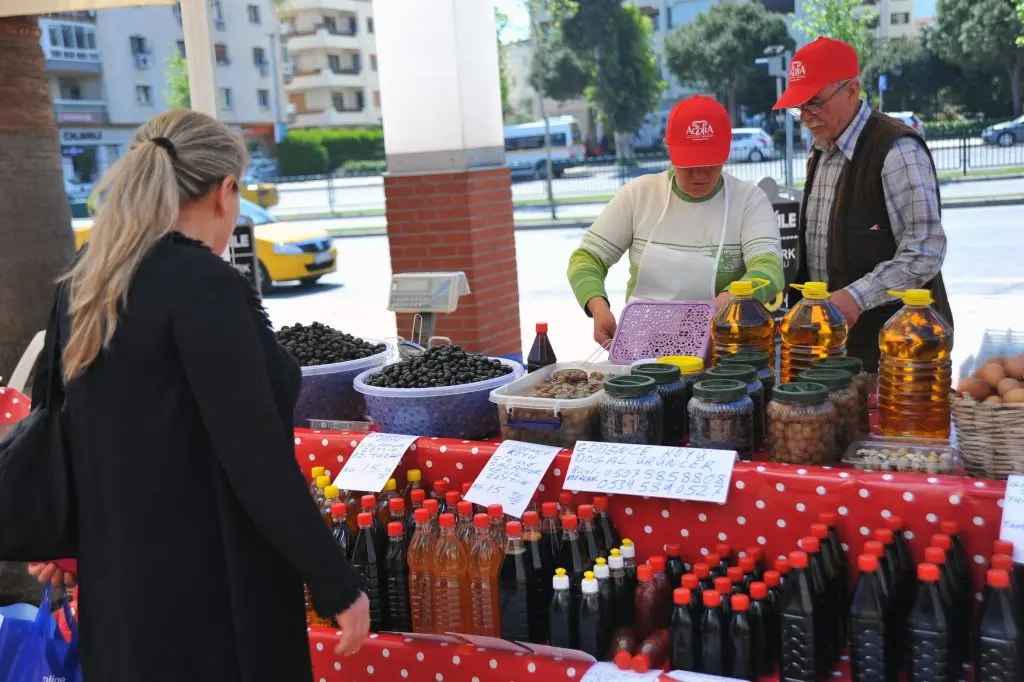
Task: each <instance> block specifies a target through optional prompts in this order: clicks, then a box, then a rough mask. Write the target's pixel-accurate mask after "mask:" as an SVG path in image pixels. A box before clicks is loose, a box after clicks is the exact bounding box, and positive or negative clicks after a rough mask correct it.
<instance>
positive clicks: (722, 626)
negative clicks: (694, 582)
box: [700, 590, 728, 675]
mask: <svg viewBox="0 0 1024 682" xmlns="http://www.w3.org/2000/svg"><path fill="white" fill-rule="evenodd" d="M721 607H722V595H721V594H719V593H718V592H716V591H714V590H707V591H705V592H704V615H703V616H701V621H700V656H701V659H700V660H701V670H700V672H702V673H705V674H707V675H725V674H726V669H725V658H724V656H725V647H724V646H723V644H724V642H725V639H726V637H727V636H728V623H727V622H725V621H724V619H723V618H722V608H721Z"/></svg>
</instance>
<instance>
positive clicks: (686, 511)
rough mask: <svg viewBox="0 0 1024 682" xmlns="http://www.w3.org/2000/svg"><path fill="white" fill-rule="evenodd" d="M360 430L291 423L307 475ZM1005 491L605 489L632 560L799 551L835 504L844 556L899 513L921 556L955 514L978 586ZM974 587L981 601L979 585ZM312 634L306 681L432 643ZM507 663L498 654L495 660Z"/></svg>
mask: <svg viewBox="0 0 1024 682" xmlns="http://www.w3.org/2000/svg"><path fill="white" fill-rule="evenodd" d="M362 437H363V434H350V433H345V432H326V431H324V432H317V431H309V430H304V429H297V430H296V432H295V455H296V459H297V460H298V462H299V464H300V466H301V468H302V469H303V471H304V472H305V475H306V477H307V478H308V477H309V476H310V470H311V468H312V467H314V466H323V467H325V468H326V469H327V470H329V471H331V473H332V476H333V475H336V474H337V473H338V472H339V471H340V470H341V467H343V466H344V464H345V461H346V459H347V458H348V457H349V456H350V455H351V454H352V451H353V450H354V449H355V447H356V446H357V445H358V444H359V441H360V440H361V439H362ZM494 448H495V444H494V443H480V442H472V441H459V440H442V439H434V438H421V439H419V440H418V441H416V443H415V444H413V446H412V447H411V448H410V449H409V452H408V453H406V455H405V457H404V458H403V460H402V464H401V465H400V466H399V469H398V471H397V472H396V476H397V478H398V480H399V483H400V484H404V481H405V472H406V470H408V469H413V468H418V469H420V470H421V471H422V473H423V480H424V483H425V484H426V486H428V487H429V486H430V485H432V483H433V481H434V480H436V479H438V478H443V479H444V480H446V481H448V482H449V483H451V484H452V487H453V488H457V487H460V486H461V484H462V483H463V482H464V481H471V480H473V479H474V478H475V477H476V476H477V475H478V474H479V473H480V471H481V470H482V469H483V466H484V464H485V463H486V462H487V459H488V457H489V455H490V454H491V453H492V452H493V451H494ZM570 454H571V453H569V452H562V453H559V455H557V456H556V457H555V459H554V461H553V462H552V464H551V466H550V468H549V469H548V472H547V473H546V474H545V476H544V478H543V481H542V483H541V485H540V487H539V488H538V498H539V499H540V500H542V501H546V500H554V499H556V498H557V496H558V493H559V492H560V491H561V490H562V485H561V481H562V477H563V476H564V474H565V472H566V471H567V469H568V466H569V459H570ZM1004 489H1005V484H1004V483H1002V482H996V481H982V480H975V479H969V478H962V477H957V476H938V475H936V476H927V475H923V474H908V473H875V472H861V471H856V470H852V469H840V468H830V467H814V466H806V467H802V466H797V465H786V464H774V463H768V462H764V463H757V462H739V463H737V464H736V467H735V469H734V472H733V478H732V489H731V490H730V492H729V501H728V503H727V504H724V505H718V504H710V503H696V502H683V501H677V500H664V499H657V498H640V497H632V496H624V495H618V496H609V497H610V501H609V513H610V514H611V516H612V519H613V521H614V522H615V524H616V526H617V527H618V529H619V531H620V533H621V534H622V535H623V537H629V538H632V539H633V541H634V542H635V543H636V546H637V560H638V561H645V560H646V559H647V557H648V556H650V555H652V554H659V553H662V552H663V551H664V547H665V545H666V544H667V543H669V542H677V543H679V544H680V545H681V547H682V553H683V559H684V560H685V561H688V562H691V563H692V562H695V561H699V560H700V559H701V557H703V556H706V555H708V554H709V553H714V551H715V545H717V544H718V543H720V542H726V543H728V544H730V545H731V546H732V547H733V549H734V550H736V551H738V552H742V551H743V550H745V549H746V548H747V547H751V546H754V545H757V546H760V547H761V548H762V549H763V550H764V552H765V556H766V557H769V558H771V559H774V558H775V557H778V556H784V555H785V554H787V553H788V552H790V551H792V550H794V549H796V548H797V544H798V542H799V540H800V539H801V538H802V537H804V536H806V535H809V534H810V526H811V524H812V523H815V522H816V521H817V518H818V514H819V513H820V512H823V511H832V512H836V513H837V519H838V530H839V534H840V537H841V539H842V542H843V545H844V548H846V549H847V551H848V556H850V557H851V558H854V557H856V555H857V554H859V553H860V552H861V551H862V549H863V546H864V543H865V542H866V541H868V540H870V539H872V535H873V533H874V530H875V529H877V528H882V527H885V524H886V519H888V518H889V517H891V516H899V517H901V518H902V519H903V521H904V524H905V528H906V529H907V530H906V536H907V539H908V540H909V541H910V544H911V546H912V549H913V551H914V555H915V557H916V559H917V560H921V559H923V556H924V550H925V549H926V548H927V547H928V546H929V545H930V539H931V536H932V535H933V534H936V533H940V532H941V528H940V524H941V523H942V522H943V521H956V522H957V523H958V524H959V526H960V538H961V540H962V541H963V542H964V543H965V546H966V550H967V552H968V555H969V557H970V560H971V562H972V564H973V566H974V569H975V571H974V580H975V583H974V587H975V590H976V591H978V590H980V588H981V585H982V578H983V575H984V570H985V568H986V566H987V563H988V559H989V555H990V554H991V551H992V543H993V541H994V540H995V539H996V538H997V537H998V534H999V524H1000V520H1001V515H1002V512H1001V505H1002V498H1003V493H1004ZM591 497H592V496H591V495H590V494H587V493H582V494H579V495H576V496H575V498H574V503H575V504H580V503H586V502H588V501H589V500H590V499H591ZM851 564H852V567H853V568H854V569H855V564H856V562H855V561H851ZM854 578H856V576H854ZM978 596H979V598H980V593H979V594H978ZM311 636H312V638H313V643H314V648H313V657H314V669H315V671H316V675H315V676H314V679H315V680H327V682H341V681H342V680H346V681H349V680H373V679H379V678H377V677H373V675H371V674H368V673H367V672H366V666H368V665H373V666H374V669H375V670H376V669H377V668H376V666H375V664H373V663H370V662H367V663H363V660H364V659H367V660H370V659H373V658H374V656H375V655H376V656H377V659H378V660H379V658H380V657H381V652H379V651H377V648H378V647H380V646H381V644H380V643H381V642H390V643H391V646H390V647H388V655H389V657H394V658H395V660H398V658H399V657H402V658H403V660H405V658H407V657H408V656H412V658H413V659H414V660H415V658H416V653H417V652H418V651H422V650H424V647H427V646H428V643H427V642H420V641H418V640H415V639H414V640H413V642H406V641H405V639H407V638H403V637H397V638H395V637H393V636H390V635H381V636H380V637H377V638H375V639H374V640H373V644H372V646H368V647H367V648H366V650H365V652H360V653H359V654H358V655H356V656H355V657H353V658H352V659H351V660H348V659H346V660H341V661H336V660H335V659H334V657H333V654H331V655H330V656H328V655H325V652H330V651H331V650H332V649H333V646H332V645H330V641H331V639H332V638H333V637H334V633H333V632H331V631H323V632H319V631H317V630H316V629H314V632H313V634H312V635H311ZM317 644H323V645H324V647H323V651H320V650H318V649H317V648H316V645H317ZM429 646H430V647H431V650H433V648H434V647H437V648H449V647H451V646H454V645H453V644H450V643H449V646H448V647H441V646H440V643H436V642H429ZM406 650H408V651H406ZM520 653H522V652H520ZM512 658H514V659H516V658H518V659H521V660H523V659H529V660H532V661H533V662H534V663H535V664H536V665H537V666H538V669H542V670H544V671H546V673H545V674H547V677H548V679H546V680H545V682H550V680H551V679H560V678H559V677H558V674H562V675H563V677H562V678H561V679H571V678H566V677H564V671H563V668H565V667H566V666H565V665H564V663H565V662H564V661H554V660H553V659H551V658H550V657H548V656H544V655H539V654H532V655H531V654H524V656H514V655H513V656H512ZM328 659H329V660H328ZM534 659H536V660H534ZM460 660H461V659H460ZM473 660H474V661H475V660H476V659H475V658H474V659H473ZM496 660H497V659H496ZM503 660H504V659H501V660H499V664H501V663H502V661H503ZM417 662H420V663H422V661H417ZM488 662H489V659H488ZM335 663H338V664H339V665H341V666H342V669H344V670H345V671H346V673H345V674H344V675H342V674H341V672H340V671H339V670H338V669H335ZM350 663H351V665H350ZM510 665H513V664H512V663H510ZM389 670H390V668H389ZM573 672H574V673H576V674H579V673H580V669H579V666H578V665H576V666H573ZM428 673H430V674H428ZM435 673H440V674H441V675H443V676H445V677H444V679H446V680H452V679H457V680H467V681H469V680H472V679H473V678H474V676H475V677H477V678H478V679H479V680H480V682H492V681H495V682H496V681H499V680H517V681H519V680H529V679H531V677H528V676H527V675H526V674H525V673H523V672H522V671H519V670H518V668H516V669H514V670H512V669H510V670H508V671H506V670H505V668H503V667H501V668H500V672H495V673H494V674H493V675H491V674H487V675H486V676H481V675H479V673H478V672H474V673H472V674H467V673H463V672H462V671H461V670H456V669H455V668H453V667H451V666H449V667H448V668H446V669H445V670H438V671H431V670H426V671H424V672H422V673H421V672H420V671H419V670H417V674H418V675H419V674H422V676H416V677H410V678H409V679H413V680H423V681H429V680H432V679H436V677H435ZM484 673H487V671H486V670H484ZM448 675H455V677H448ZM510 675H511V676H510ZM552 675H554V677H552ZM387 679H396V680H397V679H401V677H400V676H399V677H389V678H387ZM837 679H839V678H837Z"/></svg>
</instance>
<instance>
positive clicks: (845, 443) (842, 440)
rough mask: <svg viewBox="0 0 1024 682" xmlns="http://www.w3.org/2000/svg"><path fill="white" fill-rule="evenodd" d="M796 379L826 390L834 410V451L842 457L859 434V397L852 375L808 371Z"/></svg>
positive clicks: (845, 372) (826, 371) (840, 371)
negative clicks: (817, 385) (819, 385)
mask: <svg viewBox="0 0 1024 682" xmlns="http://www.w3.org/2000/svg"><path fill="white" fill-rule="evenodd" d="M797 378H798V379H799V380H800V381H809V382H811V383H814V384H821V385H822V386H824V387H825V388H827V389H828V399H829V402H831V403H832V404H833V405H834V406H835V408H836V451H837V453H838V455H839V456H842V454H843V453H845V452H846V448H848V447H850V443H853V442H854V441H856V440H859V439H860V433H861V431H860V397H859V396H858V395H857V389H856V388H854V387H853V375H852V374H850V373H849V372H847V371H845V370H842V369H809V370H807V371H805V372H801V373H800V375H799V377H797Z"/></svg>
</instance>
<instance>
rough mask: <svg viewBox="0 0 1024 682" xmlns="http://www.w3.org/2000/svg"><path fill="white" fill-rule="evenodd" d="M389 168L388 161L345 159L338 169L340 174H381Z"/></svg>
mask: <svg viewBox="0 0 1024 682" xmlns="http://www.w3.org/2000/svg"><path fill="white" fill-rule="evenodd" d="M387 170H388V162H387V161H383V160H381V161H345V162H344V163H342V164H341V167H340V168H339V169H338V171H339V174H340V175H380V174H381V173H385V172H387Z"/></svg>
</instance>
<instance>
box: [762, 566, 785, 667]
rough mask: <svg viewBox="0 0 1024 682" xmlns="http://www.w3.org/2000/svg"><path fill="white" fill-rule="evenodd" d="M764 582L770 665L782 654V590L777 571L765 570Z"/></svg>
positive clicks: (777, 662)
mask: <svg viewBox="0 0 1024 682" xmlns="http://www.w3.org/2000/svg"><path fill="white" fill-rule="evenodd" d="M764 584H765V585H766V586H767V587H768V598H767V599H765V602H766V604H767V609H766V611H767V614H766V618H767V620H768V628H767V634H766V635H765V636H766V637H767V638H768V656H769V658H770V659H771V662H772V665H773V666H776V665H778V664H779V660H780V656H781V655H782V651H781V647H782V606H781V605H782V590H781V589H780V576H779V572H778V571H765V572H764Z"/></svg>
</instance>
